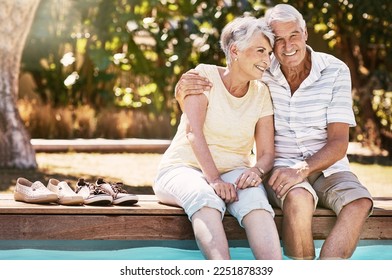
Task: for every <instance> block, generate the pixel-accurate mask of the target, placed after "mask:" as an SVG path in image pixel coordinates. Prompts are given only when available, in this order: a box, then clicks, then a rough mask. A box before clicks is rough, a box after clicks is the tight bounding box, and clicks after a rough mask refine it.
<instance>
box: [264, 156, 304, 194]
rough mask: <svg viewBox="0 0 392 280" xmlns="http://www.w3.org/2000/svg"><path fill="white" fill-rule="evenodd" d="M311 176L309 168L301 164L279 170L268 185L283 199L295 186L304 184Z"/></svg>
mask: <svg viewBox="0 0 392 280" xmlns="http://www.w3.org/2000/svg"><path fill="white" fill-rule="evenodd" d="M308 176H309V166H308V165H307V163H306V162H305V161H304V162H300V163H298V164H296V165H294V166H292V167H285V168H277V169H276V170H275V171H274V172H273V174H272V175H271V177H270V179H269V181H268V184H269V185H270V186H271V188H272V190H273V191H274V192H275V194H276V196H277V197H278V198H281V197H283V196H284V195H285V194H286V193H287V192H288V191H289V190H290V189H291V187H293V186H294V185H296V184H298V183H301V182H303V181H304V180H305V179H306V178H307V177H308Z"/></svg>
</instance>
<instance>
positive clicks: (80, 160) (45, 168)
mask: <svg viewBox="0 0 392 280" xmlns="http://www.w3.org/2000/svg"><path fill="white" fill-rule="evenodd" d="M161 157H162V154H150V153H148V154H143V153H115V154H99V153H76V152H70V153H37V163H38V166H39V167H38V169H37V170H16V169H2V170H0V193H12V192H13V189H14V186H15V182H16V180H17V178H18V177H25V178H26V179H29V180H30V181H36V180H39V181H41V182H43V183H44V184H46V183H47V181H48V180H49V179H50V178H56V179H58V180H66V181H67V182H68V183H69V184H70V185H71V186H73V187H75V185H76V182H77V180H78V178H85V179H86V180H88V181H90V182H94V181H95V180H97V178H98V177H103V178H104V179H106V180H107V181H113V182H117V181H121V182H123V183H124V185H125V186H126V189H127V190H128V191H129V192H132V193H135V194H153V191H152V188H151V186H152V184H153V180H154V177H155V175H156V171H157V167H158V164H159V161H160V159H161ZM351 168H352V170H353V171H354V173H355V174H356V175H357V176H358V178H359V179H360V181H361V182H362V183H363V184H364V185H365V186H367V187H368V189H369V191H370V193H371V194H372V195H373V196H374V197H377V196H384V197H392V165H390V164H389V165H381V164H363V163H358V162H352V163H351Z"/></svg>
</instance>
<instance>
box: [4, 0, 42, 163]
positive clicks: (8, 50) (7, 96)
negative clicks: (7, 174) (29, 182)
mask: <svg viewBox="0 0 392 280" xmlns="http://www.w3.org/2000/svg"><path fill="white" fill-rule="evenodd" d="M39 1H40V0H2V1H0V38H1V41H0V167H16V168H35V167H37V162H36V158H35V152H34V149H33V146H32V145H31V143H30V136H29V135H28V133H27V131H26V129H25V126H24V123H23V122H22V120H21V118H20V115H19V111H18V108H17V106H16V100H17V95H18V82H19V71H20V70H19V69H20V62H21V57H22V52H23V47H24V44H25V41H26V37H27V34H28V32H29V29H30V26H31V24H32V21H33V18H34V14H35V11H36V9H37V7H38V4H39Z"/></svg>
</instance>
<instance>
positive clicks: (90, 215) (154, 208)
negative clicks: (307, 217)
mask: <svg viewBox="0 0 392 280" xmlns="http://www.w3.org/2000/svg"><path fill="white" fill-rule="evenodd" d="M139 197H140V201H139V203H138V204H137V205H135V206H130V207H122V206H108V207H107V206H105V207H102V206H62V205H55V204H54V205H39V204H28V203H22V202H16V201H14V200H13V196H12V195H10V194H6V195H4V194H3V195H0V239H3V240H50V239H57V240H67V239H68V240H89V239H91V240H93V239H112V240H188V239H194V236H193V232H192V227H191V223H190V222H189V220H188V218H187V216H186V215H185V213H184V211H183V210H182V209H181V208H178V207H172V206H167V205H163V204H159V203H158V202H157V199H156V197H155V196H153V195H140V196H139ZM375 206H376V209H375V210H374V212H373V214H372V216H371V217H369V219H368V220H367V222H366V224H365V227H364V231H363V233H362V235H361V239H392V200H391V199H381V198H380V199H377V200H375ZM275 212H276V217H275V222H276V224H277V227H278V231H279V233H280V232H281V222H282V212H281V210H279V209H275ZM335 221H336V216H335V214H334V213H333V212H332V211H331V210H328V209H323V208H318V209H317V210H316V212H315V215H314V218H313V235H314V238H315V239H325V238H326V236H327V235H328V233H329V232H330V230H331V229H332V227H333V225H334V223H335ZM223 223H224V226H225V230H226V233H227V237H228V239H230V240H243V239H246V235H245V232H244V230H243V229H242V228H241V227H240V226H239V225H238V223H237V221H236V220H235V219H234V218H233V217H232V216H231V215H228V214H227V215H226V216H225V218H224V220H223Z"/></svg>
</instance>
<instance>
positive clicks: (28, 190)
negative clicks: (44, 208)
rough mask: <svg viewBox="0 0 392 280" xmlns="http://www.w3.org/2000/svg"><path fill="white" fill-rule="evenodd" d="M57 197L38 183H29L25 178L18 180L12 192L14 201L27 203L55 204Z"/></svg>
mask: <svg viewBox="0 0 392 280" xmlns="http://www.w3.org/2000/svg"><path fill="white" fill-rule="evenodd" d="M58 198H59V197H58V195H57V194H56V193H54V192H52V191H50V190H48V189H47V188H46V187H45V186H44V184H42V183H41V182H40V181H35V182H34V183H32V182H30V181H29V180H27V179H25V178H18V179H17V181H16V185H15V190H14V199H15V200H16V201H22V202H27V203H39V204H41V203H42V204H46V203H57V201H58Z"/></svg>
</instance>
